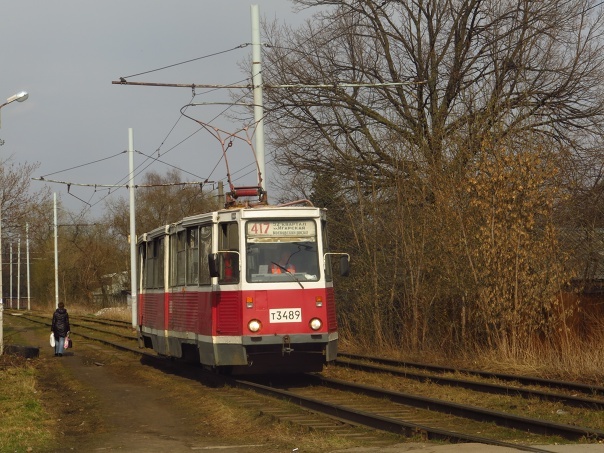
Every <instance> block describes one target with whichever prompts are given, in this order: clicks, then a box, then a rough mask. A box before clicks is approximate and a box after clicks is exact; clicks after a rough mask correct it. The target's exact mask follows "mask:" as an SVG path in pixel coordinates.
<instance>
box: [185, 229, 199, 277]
mask: <svg viewBox="0 0 604 453" xmlns="http://www.w3.org/2000/svg"><path fill="white" fill-rule="evenodd" d="M198 283H199V230H198V229H197V227H194V228H189V229H188V230H187V285H197V284H198Z"/></svg>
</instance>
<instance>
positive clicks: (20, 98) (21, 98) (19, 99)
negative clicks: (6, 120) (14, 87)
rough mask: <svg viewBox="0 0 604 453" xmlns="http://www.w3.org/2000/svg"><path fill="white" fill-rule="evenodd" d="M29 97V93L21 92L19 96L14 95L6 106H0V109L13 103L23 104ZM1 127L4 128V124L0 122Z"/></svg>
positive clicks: (7, 101)
mask: <svg viewBox="0 0 604 453" xmlns="http://www.w3.org/2000/svg"><path fill="white" fill-rule="evenodd" d="M28 97H29V94H28V93H27V91H20V92H19V93H17V94H13V95H12V96H11V97H9V98H8V99H7V100H6V102H5V103H4V104H1V105H0V109H1V108H2V107H4V106H5V105H8V104H10V103H11V102H15V101H17V102H23V101H25V100H26V99H27V98H28ZM0 127H2V123H1V122H0Z"/></svg>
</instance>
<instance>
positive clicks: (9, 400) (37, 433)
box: [0, 355, 53, 452]
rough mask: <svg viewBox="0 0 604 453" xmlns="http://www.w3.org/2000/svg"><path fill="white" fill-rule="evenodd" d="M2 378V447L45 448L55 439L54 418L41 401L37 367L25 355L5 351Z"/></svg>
mask: <svg viewBox="0 0 604 453" xmlns="http://www.w3.org/2000/svg"><path fill="white" fill-rule="evenodd" d="M0 380H1V381H2V385H1V386H0V414H2V423H0V451H11V452H21V451H41V450H43V447H44V446H45V445H47V444H48V443H49V442H50V441H51V440H52V439H53V434H52V432H51V427H52V422H51V421H50V415H49V414H48V413H47V412H46V411H45V410H44V408H43V406H42V405H41V404H40V401H39V393H38V390H37V388H36V369H35V367H34V366H32V365H31V363H30V362H29V361H27V360H25V359H20V358H19V357H15V356H9V355H2V356H0ZM29 449H31V450H29Z"/></svg>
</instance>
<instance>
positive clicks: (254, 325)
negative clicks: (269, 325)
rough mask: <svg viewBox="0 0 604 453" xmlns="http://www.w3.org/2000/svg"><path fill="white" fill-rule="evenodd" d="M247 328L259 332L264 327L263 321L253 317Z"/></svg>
mask: <svg viewBox="0 0 604 453" xmlns="http://www.w3.org/2000/svg"><path fill="white" fill-rule="evenodd" d="M247 328H248V329H250V332H258V331H260V329H261V328H262V323H261V322H260V321H258V320H257V319H252V320H251V321H250V322H248V323H247Z"/></svg>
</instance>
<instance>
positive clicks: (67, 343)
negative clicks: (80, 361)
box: [63, 337, 73, 349]
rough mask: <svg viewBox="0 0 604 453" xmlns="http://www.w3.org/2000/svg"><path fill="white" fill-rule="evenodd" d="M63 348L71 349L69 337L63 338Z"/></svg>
mask: <svg viewBox="0 0 604 453" xmlns="http://www.w3.org/2000/svg"><path fill="white" fill-rule="evenodd" d="M63 347H64V348H65V349H67V348H71V347H73V344H72V343H71V340H70V339H69V337H65V345H64V346H63Z"/></svg>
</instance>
